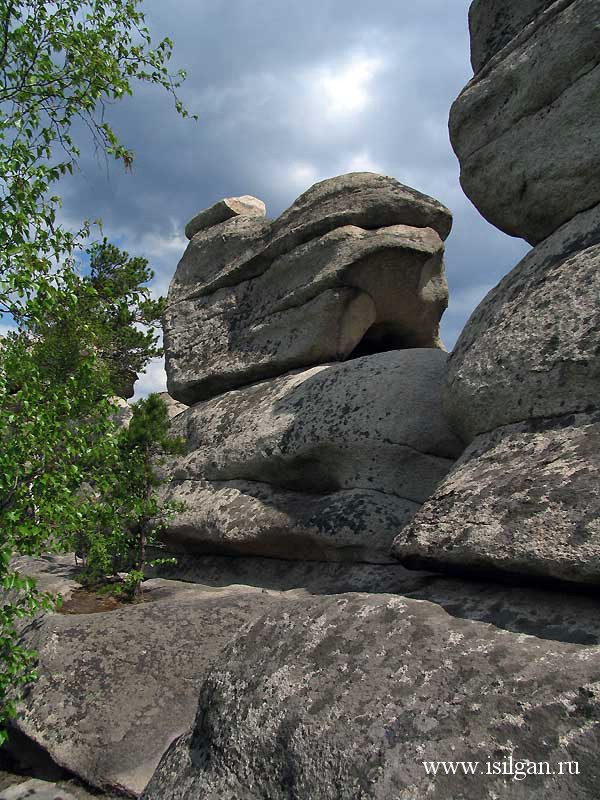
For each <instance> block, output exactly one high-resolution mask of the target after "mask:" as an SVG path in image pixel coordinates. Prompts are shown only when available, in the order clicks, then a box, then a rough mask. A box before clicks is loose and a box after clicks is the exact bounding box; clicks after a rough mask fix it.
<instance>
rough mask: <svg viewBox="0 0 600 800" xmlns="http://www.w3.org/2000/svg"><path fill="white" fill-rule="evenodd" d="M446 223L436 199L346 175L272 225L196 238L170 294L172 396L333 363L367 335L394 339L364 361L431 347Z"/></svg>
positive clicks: (202, 394)
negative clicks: (396, 350) (389, 351)
mask: <svg viewBox="0 0 600 800" xmlns="http://www.w3.org/2000/svg"><path fill="white" fill-rule="evenodd" d="M451 224H452V217H451V214H450V212H449V211H448V209H446V208H445V207H444V206H442V205H441V203H439V202H438V201H437V200H434V199H433V198H431V197H428V196H426V195H423V194H421V193H420V192H417V191H416V190H414V189H411V188H409V187H407V186H403V185H402V184H401V183H399V182H398V181H396V180H394V179H393V178H388V177H384V176H382V175H376V174H374V173H351V174H349V175H341V176H339V177H336V178H331V179H329V180H327V181H322V182H321V183H318V184H315V186H313V187H311V188H310V189H309V190H308V191H307V192H305V193H304V194H303V195H301V196H300V197H299V198H298V199H297V200H296V201H295V202H294V203H293V204H292V205H291V206H290V208H288V209H287V211H285V212H284V213H283V214H282V215H281V216H280V217H279V218H278V219H276V220H274V221H273V222H269V221H267V220H264V219H260V218H258V217H244V216H238V217H234V218H231V219H229V220H227V221H224V222H222V223H221V224H219V225H217V226H214V227H211V228H208V229H206V230H202V231H199V232H198V233H197V234H196V235H195V236H194V237H193V238H192V241H191V242H190V244H189V246H188V248H187V250H186V252H185V253H184V255H183V258H182V259H181V261H180V263H179V265H178V267H177V271H176V273H175V276H174V278H173V281H172V283H171V286H170V288H169V297H168V307H167V312H166V316H165V354H166V370H167V377H168V387H169V392H170V394H171V395H172V396H173V397H175V398H176V399H177V400H180V401H182V402H184V403H187V404H189V405H191V404H192V403H194V402H197V401H199V400H203V399H207V398H209V397H211V396H214V395H216V394H218V393H220V392H223V391H227V390H228V389H231V388H235V387H236V386H243V385H247V384H249V383H252V382H255V381H257V380H261V379H263V378H266V377H271V376H276V375H280V374H283V373H285V372H288V371H290V370H291V369H297V368H300V367H304V366H312V365H314V364H319V363H325V362H328V361H331V360H336V359H340V360H341V359H344V358H346V357H348V356H349V355H350V354H351V353H352V351H353V350H354V349H355V348H356V347H357V346H358V345H359V344H360V342H361V340H362V339H363V338H364V337H365V334H367V332H369V337H368V338H370V339H371V340H373V339H376V340H379V339H381V338H382V337H384V336H387V337H391V338H390V342H389V343H388V344H387V346H385V345H383V346H382V345H381V344H379V346H378V347H377V348H375V349H373V350H371V351H370V352H377V351H380V350H384V349H389V348H390V347H392V346H404V347H408V346H427V347H428V346H439V344H440V343H439V339H438V332H439V319H440V316H441V314H442V313H443V311H444V309H445V307H446V304H447V285H446V280H445V276H444V271H443V262H442V253H443V244H442V240H443V239H444V238H445V237H446V236H447V235H448V233H449V231H450V227H451ZM380 229H381V230H380ZM378 278H379V280H377V279H378ZM391 339H394V342H392V341H391ZM401 342H404V344H401Z"/></svg>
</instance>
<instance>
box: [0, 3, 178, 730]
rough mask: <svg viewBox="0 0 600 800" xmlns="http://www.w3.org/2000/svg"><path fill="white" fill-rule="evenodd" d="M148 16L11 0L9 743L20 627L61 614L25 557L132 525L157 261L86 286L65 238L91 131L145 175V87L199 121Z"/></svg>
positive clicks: (127, 9) (5, 485)
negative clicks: (182, 96) (21, 562)
mask: <svg viewBox="0 0 600 800" xmlns="http://www.w3.org/2000/svg"><path fill="white" fill-rule="evenodd" d="M141 5H142V3H141V0H55V1H54V2H44V1H43V0H0V221H1V224H0V319H1V318H2V315H3V314H10V315H12V319H14V320H16V321H17V323H18V324H19V333H17V334H11V335H10V336H9V337H8V338H7V339H4V340H3V341H2V342H0V593H1V595H0V741H1V740H2V739H3V737H4V735H5V734H4V733H3V732H2V731H3V729H4V726H5V723H6V722H7V720H8V719H10V717H11V716H12V715H14V712H15V700H16V698H17V697H18V693H19V688H20V687H22V686H23V685H24V683H26V682H27V681H28V680H30V679H32V678H33V677H34V676H35V670H34V669H33V663H34V654H32V653H27V652H25V651H24V650H23V649H22V648H21V647H20V646H19V644H18V621H19V619H20V618H21V617H23V616H30V615H32V614H35V613H36V612H37V611H38V610H40V609H44V608H48V607H50V603H51V600H50V599H49V598H48V597H47V596H45V595H43V594H41V593H39V592H38V591H37V590H36V587H35V582H34V581H31V580H30V579H26V578H23V577H22V576H21V575H20V574H19V572H18V569H17V568H16V567H15V566H14V563H15V562H14V557H15V556H16V555H37V554H40V553H42V552H48V551H49V550H52V549H61V550H63V549H67V548H68V547H70V546H72V545H73V543H74V542H76V541H78V540H80V539H81V538H82V537H83V538H84V539H86V540H87V541H91V540H92V539H93V537H92V531H94V530H96V531H97V530H101V531H103V532H105V531H111V530H112V531H116V530H118V529H122V527H123V526H122V525H121V523H120V520H118V519H117V518H116V516H115V514H116V513H117V512H118V511H120V509H119V506H118V503H117V501H116V498H117V493H116V490H115V484H114V481H115V477H114V476H115V475H121V472H120V469H121V467H120V465H121V464H122V458H123V447H124V445H123V442H122V440H121V438H120V436H119V433H118V430H117V427H116V425H115V424H114V421H113V419H112V417H113V415H114V407H113V406H111V403H110V400H109V396H110V395H111V394H112V393H113V392H112V389H113V387H114V386H115V385H116V384H117V383H118V381H119V380H120V379H121V377H122V376H123V374H124V372H125V373H126V372H127V370H128V369H129V368H131V369H132V370H133V369H135V370H136V371H137V369H138V368H140V367H141V366H142V365H143V363H144V359H146V358H147V357H148V356H149V355H150V354H152V350H153V348H154V347H155V341H154V337H153V336H152V334H150V333H148V332H147V333H146V334H142V335H141V338H140V337H137V336H136V335H135V334H133V333H132V329H133V324H134V322H137V321H138V320H137V319H133V318H132V317H131V307H132V306H133V307H135V308H137V310H138V311H139V312H140V313H142V314H143V316H145V317H146V321H149V322H151V323H152V320H153V319H155V318H156V315H157V314H158V313H159V309H158V307H157V306H156V305H153V304H152V302H151V301H150V299H149V298H148V297H145V298H141V297H140V295H139V294H136V292H138V288H139V280H138V282H137V283H136V276H137V278H139V276H143V275H144V274H146V272H145V271H146V264H145V263H142V261H143V260H136V259H129V258H128V256H126V254H122V255H124V260H123V259H122V258H121V254H119V252H118V251H116V249H111V246H110V245H107V244H106V243H105V242H104V243H102V244H101V245H97V246H96V247H95V249H94V248H93V249H92V251H91V253H90V256H91V259H92V262H94V264H95V265H94V266H93V267H92V272H91V275H90V277H89V280H87V281H84V282H82V281H81V279H80V278H79V276H78V275H77V273H76V270H75V254H76V252H77V251H78V250H79V249H81V248H82V247H83V245H84V242H85V241H86V240H87V237H88V235H89V232H90V223H89V222H82V224H81V227H80V228H79V230H76V231H71V230H68V229H67V228H65V226H64V225H62V224H61V223H60V221H59V219H58V211H59V208H60V204H61V200H60V196H59V195H58V194H56V193H55V192H56V185H57V183H59V182H60V179H61V178H62V177H63V176H64V175H67V174H70V173H72V172H73V171H74V169H75V168H76V167H77V158H78V156H79V149H78V147H77V145H76V144H75V134H74V131H75V128H76V126H79V127H83V128H87V130H88V131H89V133H90V134H91V138H92V140H93V142H94V145H95V147H96V149H97V151H98V152H99V153H100V154H104V155H105V157H106V158H109V157H114V158H115V159H117V160H118V161H120V162H121V163H122V164H123V165H124V166H125V168H126V169H131V166H132V162H133V154H132V152H131V151H130V150H129V149H128V148H127V147H125V145H124V144H122V143H121V142H120V140H119V138H118V136H117V134H116V132H115V131H114V130H113V128H112V127H111V126H110V124H109V122H108V121H107V119H106V114H105V112H106V110H107V107H108V106H109V105H111V104H112V103H114V102H115V101H117V100H119V99H120V98H122V97H125V96H126V95H130V94H132V91H133V86H134V84H135V83H136V81H142V82H146V83H151V84H155V85H158V86H161V87H163V88H165V89H166V90H167V91H168V92H169V93H170V94H171V95H172V96H173V98H174V101H175V108H176V110H177V112H178V113H179V114H180V115H182V116H184V117H185V116H188V112H187V111H186V110H185V108H184V107H183V105H182V103H181V101H180V100H179V99H178V97H177V94H176V92H177V88H178V87H179V85H180V83H181V81H182V79H183V78H184V77H185V75H184V73H183V72H182V71H179V72H178V73H176V74H171V73H170V72H169V70H168V62H169V59H170V57H171V52H172V48H173V44H172V42H171V40H170V39H168V38H165V39H163V40H162V41H160V42H159V43H158V44H157V45H154V44H153V42H152V39H151V36H150V33H149V31H148V28H147V26H146V24H145V18H144V14H143V11H142V10H141ZM115 262H116V263H115ZM113 267H114V269H113ZM111 304H112V305H111ZM144 304H146V305H144ZM93 310H96V311H97V313H92V312H93ZM111 314H114V316H112V317H111V316H110V315H111ZM111 325H112V326H113V330H112V331H111V330H110V328H111ZM61 330H62V331H63V332H64V334H65V335H64V336H63V337H62V338H61V337H60V336H59V332H60V331H61ZM148 336H149V337H150V338H148ZM113 468H114V469H113ZM125 510H127V509H125ZM127 513H129V512H127ZM138 516H139V515H138ZM140 518H141V517H140ZM103 541H104V542H105V543H106V541H109V540H108V539H103V537H102V536H100V537H99V542H100V544H99V545H98V547H101V543H102V542H103Z"/></svg>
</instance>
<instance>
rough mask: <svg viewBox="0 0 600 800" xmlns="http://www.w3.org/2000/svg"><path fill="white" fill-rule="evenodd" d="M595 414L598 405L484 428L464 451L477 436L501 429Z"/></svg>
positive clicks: (472, 440) (598, 408)
mask: <svg viewBox="0 0 600 800" xmlns="http://www.w3.org/2000/svg"><path fill="white" fill-rule="evenodd" d="M597 412H600V405H599V406H592V407H591V408H590V407H589V406H588V407H586V408H585V409H582V410H580V411H569V412H568V413H566V414H551V415H547V414H540V415H535V416H529V417H523V418H522V419H518V420H515V421H514V422H505V423H504V424H503V425H496V427H494V428H486V429H485V430H483V431H480V432H478V433H476V434H475V436H474V437H473V439H471V441H470V442H469V443H468V444H467V445H465V450H466V449H467V447H470V446H471V444H473V442H474V441H475V439H476V438H477V437H478V436H487V434H489V433H496V432H497V431H501V430H502V429H503V428H511V427H513V426H514V425H524V424H526V423H528V422H543V421H544V420H561V419H566V418H567V417H576V416H579V415H584V416H591V415H592V414H595V413H597ZM568 427H573V426H571V425H570V426H568ZM532 433H535V431H532Z"/></svg>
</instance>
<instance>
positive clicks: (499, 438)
mask: <svg viewBox="0 0 600 800" xmlns="http://www.w3.org/2000/svg"><path fill="white" fill-rule="evenodd" d="M392 552H393V554H394V555H395V556H396V557H397V558H398V559H399V560H400V562H401V563H402V564H403V565H405V566H407V567H411V568H417V569H441V570H442V571H457V572H465V573H466V572H470V573H472V574H474V575H481V574H483V573H486V572H487V573H490V574H492V573H496V574H500V573H503V574H506V575H510V576H513V577H516V578H519V579H523V578H525V579H526V580H528V581H535V580H536V579H557V580H562V581H570V582H573V583H580V584H595V585H598V584H600V410H599V411H596V412H595V413H593V414H577V415H572V416H567V417H560V418H558V419H542V420H534V421H530V422H526V423H520V424H517V425H509V426H506V427H503V428H498V429H496V430H495V431H493V432H492V433H484V434H481V435H480V436H478V437H476V439H475V440H474V441H473V442H472V443H471V445H470V446H469V447H468V448H467V450H466V451H465V452H464V453H463V455H462V457H461V458H460V459H459V461H458V462H457V463H456V465H455V467H454V469H453V470H452V471H451V473H450V474H449V475H448V476H447V477H446V479H445V480H444V481H443V482H442V483H441V484H440V485H439V486H438V488H437V489H436V491H435V492H434V494H433V496H432V497H430V498H429V500H427V502H426V503H425V504H424V505H423V507H422V508H421V509H420V510H419V512H418V513H417V514H416V515H415V516H414V518H413V519H412V520H411V522H410V523H409V524H408V525H407V526H406V527H405V528H403V529H402V530H401V531H400V533H399V534H398V535H397V537H396V539H395V540H394V546H393V548H392Z"/></svg>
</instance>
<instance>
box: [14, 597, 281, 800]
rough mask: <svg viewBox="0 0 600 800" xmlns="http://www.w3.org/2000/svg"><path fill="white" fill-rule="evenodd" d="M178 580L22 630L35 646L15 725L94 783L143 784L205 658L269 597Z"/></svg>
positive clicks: (187, 710)
mask: <svg viewBox="0 0 600 800" xmlns="http://www.w3.org/2000/svg"><path fill="white" fill-rule="evenodd" d="M176 588H177V591H175V590H174V589H173V588H172V587H171V588H169V589H168V590H167V591H166V595H167V596H166V597H165V596H164V594H165V590H163V591H162V595H163V596H162V597H161V598H160V599H157V600H156V601H154V602H147V603H144V604H142V605H136V606H131V607H124V608H123V609H120V610H118V611H111V612H108V613H99V614H81V615H69V616H67V615H61V614H48V615H46V616H44V617H42V618H40V619H38V620H36V621H34V622H33V623H31V624H30V625H28V626H27V628H26V629H25V631H24V633H23V637H22V642H23V644H24V645H25V646H27V647H28V648H31V649H35V650H36V651H37V652H38V653H39V667H38V671H39V680H38V681H37V682H36V683H35V684H33V685H32V688H31V690H30V692H29V694H28V695H27V697H26V698H25V701H24V703H23V706H22V711H21V713H20V716H19V718H18V719H17V722H16V729H17V730H18V732H19V733H21V734H23V735H24V736H26V737H27V738H28V739H29V740H31V741H32V742H34V743H36V744H38V745H39V746H40V747H41V748H43V750H44V751H45V752H46V753H47V754H48V755H49V756H50V758H51V759H52V760H53V761H54V762H55V763H56V764H58V765H59V766H61V767H63V768H65V769H68V770H70V771H72V772H74V773H75V774H76V775H78V776H79V777H81V778H82V779H83V780H85V781H86V782H87V783H89V784H91V785H93V786H96V787H98V788H101V789H107V790H115V791H123V792H125V793H129V794H139V793H140V792H141V791H142V790H143V788H144V787H145V785H146V783H147V781H148V779H149V778H150V776H151V774H152V772H153V771H154V768H155V767H156V764H157V763H158V761H159V759H160V757H161V755H162V753H163V752H164V750H165V748H166V747H167V746H168V744H169V742H170V741H171V740H172V739H173V738H175V737H176V736H177V735H178V734H179V733H181V732H182V731H183V730H185V729H186V727H187V726H188V725H189V723H190V722H191V719H192V718H193V714H194V707H195V703H196V698H197V693H198V690H199V686H200V683H201V681H202V676H203V674H204V671H205V670H206V669H207V667H208V664H209V663H210V661H211V660H212V659H213V658H214V657H215V656H216V655H217V654H218V652H219V651H220V649H221V648H222V647H223V646H224V645H225V644H226V642H227V641H228V640H229V639H230V638H231V637H232V636H233V635H234V634H235V633H237V631H238V630H239V629H240V628H241V627H242V626H243V625H244V624H245V622H247V621H248V620H249V619H253V618H255V617H256V616H257V615H258V614H260V613H261V611H264V610H266V607H267V605H268V604H269V603H272V602H274V600H273V598H272V597H271V596H270V595H269V594H263V593H262V592H261V591H260V590H251V589H248V590H247V591H243V590H240V591H238V592H237V593H236V594H235V595H231V594H227V592H226V591H221V592H213V593H208V594H207V593H205V592H201V593H200V592H198V591H195V590H194V589H193V588H189V587H185V586H184V587H176ZM159 594H161V593H160V592H159ZM169 595H170V596H169ZM147 596H148V599H150V598H151V597H152V592H151V591H149V592H148V593H147Z"/></svg>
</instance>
